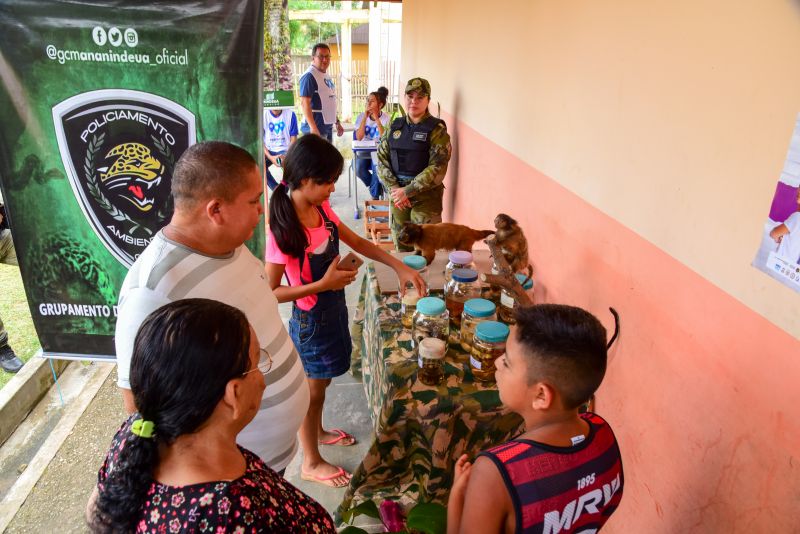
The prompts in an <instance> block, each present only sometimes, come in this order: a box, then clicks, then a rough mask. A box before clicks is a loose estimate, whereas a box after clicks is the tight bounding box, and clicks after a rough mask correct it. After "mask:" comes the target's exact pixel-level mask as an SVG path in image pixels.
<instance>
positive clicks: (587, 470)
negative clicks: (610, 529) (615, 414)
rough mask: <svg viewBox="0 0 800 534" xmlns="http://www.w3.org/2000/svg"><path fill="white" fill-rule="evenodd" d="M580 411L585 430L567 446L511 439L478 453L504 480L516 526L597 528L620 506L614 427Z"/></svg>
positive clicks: (529, 529)
mask: <svg viewBox="0 0 800 534" xmlns="http://www.w3.org/2000/svg"><path fill="white" fill-rule="evenodd" d="M581 417H582V418H583V419H585V420H586V421H587V422H588V423H589V434H588V436H587V437H586V439H583V440H580V441H579V439H578V438H573V439H574V441H576V442H577V443H576V444H575V445H573V446H571V447H554V446H551V445H546V444H544V443H538V442H536V441H532V440H527V439H513V440H511V441H509V442H507V443H504V444H502V445H498V446H497V447H493V448H491V449H489V450H487V451H484V452H482V453H481V455H483V456H486V457H487V458H490V459H491V460H492V461H493V462H494V463H495V465H496V466H497V468H498V469H499V471H500V474H501V475H502V477H503V480H504V481H505V484H506V488H507V489H508V492H509V494H510V496H511V501H512V502H513V504H514V511H515V515H516V525H517V529H516V530H517V532H519V533H525V534H529V533H534V532H535V533H542V534H561V533H578V532H582V533H591V532H596V531H597V530H599V529H600V527H602V526H603V524H604V523H605V522H606V521H607V520H608V518H609V516H610V515H611V514H612V513H613V512H614V510H616V509H617V506H619V502H620V499H622V485H623V480H624V479H623V474H622V458H621V456H620V452H619V446H618V445H617V440H616V438H615V437H614V432H613V431H612V430H611V427H610V426H609V425H608V423H606V421H605V420H604V419H603V418H602V417H600V416H599V415H596V414H593V413H585V414H582V415H581ZM580 437H581V438H582V437H583V436H580ZM578 441H579V442H578Z"/></svg>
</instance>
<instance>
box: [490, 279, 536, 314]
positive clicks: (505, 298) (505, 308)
mask: <svg viewBox="0 0 800 534" xmlns="http://www.w3.org/2000/svg"><path fill="white" fill-rule="evenodd" d="M514 276H516V277H517V281H518V282H519V283H520V285H521V286H522V289H524V290H525V291H531V290H532V289H533V278H528V277H527V276H526V275H524V274H522V273H517V274H516V275H514ZM531 301H533V295H531ZM517 306H519V304H517V299H515V298H514V295H513V293H511V292H509V291H508V290H506V289H503V290H501V291H500V308H499V310H498V315H499V316H500V320H501V321H505V322H506V323H507V324H514V323H516V322H517V321H515V320H514V309H515V308H516V307H517Z"/></svg>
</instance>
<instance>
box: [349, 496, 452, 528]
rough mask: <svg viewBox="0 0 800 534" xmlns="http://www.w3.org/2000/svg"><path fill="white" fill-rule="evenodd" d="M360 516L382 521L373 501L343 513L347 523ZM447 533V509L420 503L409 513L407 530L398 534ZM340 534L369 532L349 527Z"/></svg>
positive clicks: (438, 505)
mask: <svg viewBox="0 0 800 534" xmlns="http://www.w3.org/2000/svg"><path fill="white" fill-rule="evenodd" d="M359 515H366V516H368V517H372V518H375V519H380V513H379V511H378V506H377V505H376V504H375V503H374V502H372V501H364V502H362V503H361V504H359V505H358V506H355V507H353V508H350V509H349V510H345V511H344V512H343V513H342V519H343V520H344V521H345V522H347V523H352V522H353V519H355V518H356V517H357V516H359ZM384 526H385V525H384ZM446 532H447V509H446V508H445V507H444V506H442V505H441V504H437V503H419V504H416V505H414V506H413V507H412V508H411V510H409V511H408V517H407V518H406V530H402V531H400V532H399V533H397V534H409V533H413V534H416V533H420V534H445V533H446ZM340 534H367V532H366V531H365V530H363V529H361V528H358V527H355V526H353V525H349V526H347V527H346V528H344V529H343V530H341V531H340Z"/></svg>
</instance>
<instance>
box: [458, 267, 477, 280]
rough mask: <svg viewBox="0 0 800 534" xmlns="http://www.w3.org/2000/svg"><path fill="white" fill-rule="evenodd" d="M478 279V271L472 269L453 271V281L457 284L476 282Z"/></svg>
mask: <svg viewBox="0 0 800 534" xmlns="http://www.w3.org/2000/svg"><path fill="white" fill-rule="evenodd" d="M477 279H478V271H473V270H472V269H455V270H453V280H455V281H456V282H474V281H475V280H477Z"/></svg>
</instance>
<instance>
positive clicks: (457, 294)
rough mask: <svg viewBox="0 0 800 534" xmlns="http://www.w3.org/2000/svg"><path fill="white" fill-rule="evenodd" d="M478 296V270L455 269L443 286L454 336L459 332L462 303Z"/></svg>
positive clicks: (479, 288) (479, 292)
mask: <svg viewBox="0 0 800 534" xmlns="http://www.w3.org/2000/svg"><path fill="white" fill-rule="evenodd" d="M480 296H481V286H480V283H479V282H478V272H477V271H475V270H473V269H455V270H454V271H453V277H452V278H451V280H450V281H449V282H447V285H446V286H445V287H444V301H445V303H446V305H447V311H448V312H449V313H450V326H451V328H452V329H453V330H454V332H453V334H454V338H458V336H459V335H460V334H461V313H462V312H463V311H464V303H465V302H467V301H468V300H469V299H476V298H479V297H480Z"/></svg>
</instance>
